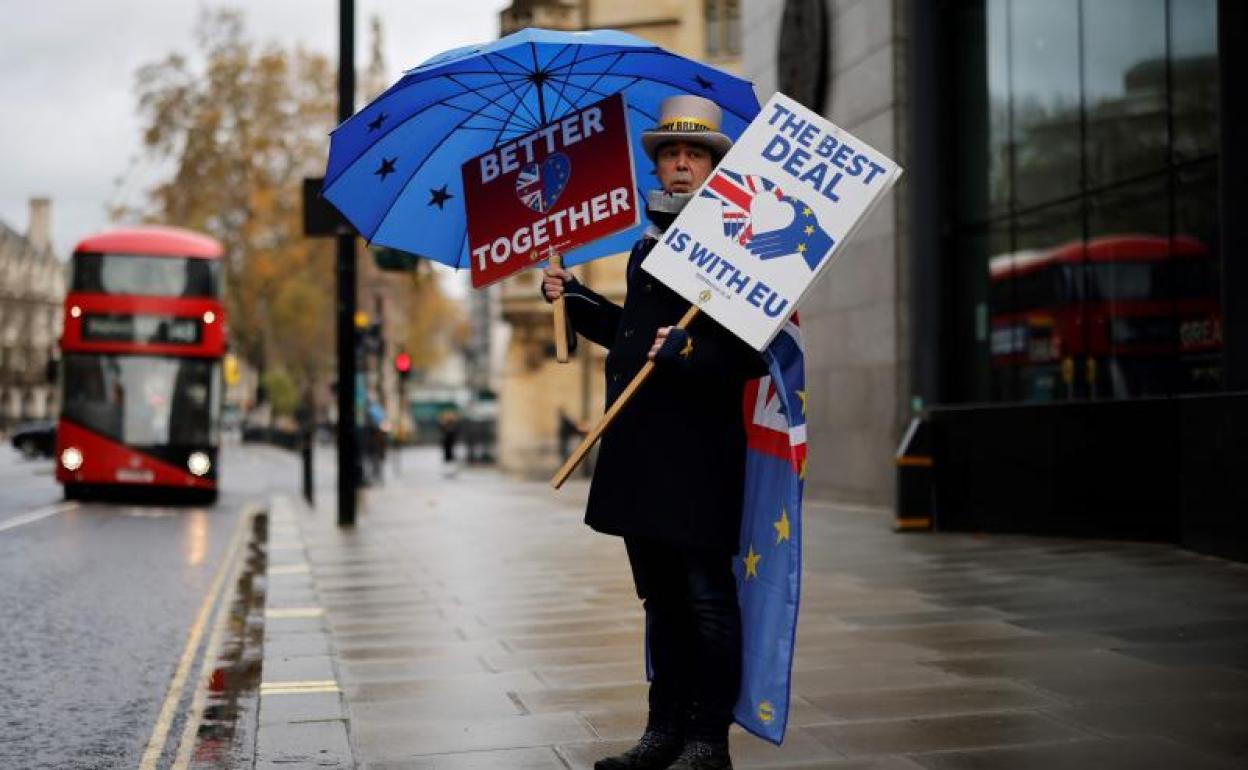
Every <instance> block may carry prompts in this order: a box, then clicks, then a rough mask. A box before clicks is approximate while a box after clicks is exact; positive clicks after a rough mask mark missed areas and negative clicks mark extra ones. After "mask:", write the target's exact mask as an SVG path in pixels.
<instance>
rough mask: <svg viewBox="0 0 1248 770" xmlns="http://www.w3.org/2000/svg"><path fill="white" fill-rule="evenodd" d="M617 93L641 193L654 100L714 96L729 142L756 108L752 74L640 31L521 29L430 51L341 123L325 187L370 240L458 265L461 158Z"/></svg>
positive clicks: (590, 251)
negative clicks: (724, 68)
mask: <svg viewBox="0 0 1248 770" xmlns="http://www.w3.org/2000/svg"><path fill="white" fill-rule="evenodd" d="M616 93H621V94H623V95H624V99H625V103H626V105H627V107H628V121H629V132H630V137H631V140H632V143H633V159H634V178H635V180H636V183H637V186H638V192H639V198H638V200H645V197H644V196H645V192H646V190H647V189H649V188H652V187H656V186H657V184H658V182H657V180H656V179H655V178H654V176H653V173H652V171H653V164H652V163H651V162H650V160H649V158H648V157H647V156H646V154H645V152H644V150H643V149H642V146H641V138H640V137H641V132H642V131H644V130H646V129H648V128H651V127H653V126H654V125H655V123H656V122H657V117H658V114H659V103H660V102H661V101H662V100H663V99H665V98H666V97H668V96H673V95H675V94H686V93H688V94H696V95H699V96H705V97H707V98H709V99H711V100H713V101H715V102H716V103H717V104H719V106H720V108H721V109H722V110H723V125H722V126H721V131H722V132H723V133H725V134H727V135H728V136H730V137H733V138H734V139H735V138H736V137H737V136H739V135H740V133H741V132H742V131H743V130H744V129H745V126H746V125H747V124H748V123H749V122H750V121H751V120H753V119H754V116H755V115H757V114H758V111H759V105H758V99H757V97H755V95H754V89H753V87H752V86H751V85H750V83H749V82H747V81H745V80H742V79H740V78H738V77H735V76H733V75H729V74H727V73H725V72H721V71H720V70H717V69H715V68H713V67H709V66H707V65H705V64H700V63H698V62H695V61H692V60H690V59H686V58H684V57H681V56H677V55H676V54H673V53H669V52H667V51H664V50H663V49H662V48H659V47H658V46H655V45H654V44H653V43H650V42H648V41H645V40H642V39H641V38H639V37H635V36H633V35H629V34H626V33H623V32H616V31H613V30H595V31H590V32H554V31H550V30H542V29H526V30H522V31H520V32H517V33H515V34H512V35H508V36H507V37H504V38H501V39H499V40H496V41H494V42H491V43H488V44H485V45H476V46H467V47H464V48H456V49H454V50H451V51H447V52H445V53H442V54H439V55H437V56H434V57H433V58H432V59H429V60H428V61H426V62H425V63H423V64H421V65H420V66H418V67H416V68H414V69H411V70H408V71H407V72H406V73H405V74H404V75H403V77H402V78H401V79H400V80H399V82H398V83H396V84H394V85H393V86H391V87H390V88H389V89H388V90H387V91H386V92H385V93H383V94H382V95H381V96H379V97H377V98H376V99H375V100H373V102H372V103H371V104H369V105H368V106H366V107H365V108H364V109H362V110H360V111H359V112H358V113H356V114H355V115H353V116H352V117H351V118H350V119H349V120H347V121H346V122H344V123H343V124H342V125H340V126H338V128H337V129H335V130H334V133H333V135H332V137H331V139H330V148H329V165H328V168H327V169H326V171H325V182H324V185H323V187H322V190H323V195H324V196H325V197H326V198H327V199H328V200H329V201H330V202H331V203H333V204H334V206H336V207H337V208H338V209H339V210H340V211H341V212H342V213H343V215H344V216H346V218H347V219H348V220H349V221H350V222H351V224H352V225H354V226H355V228H356V229H357V230H358V231H359V232H360V233H361V234H362V235H364V237H366V238H368V239H369V240H370V241H371V242H373V243H375V244H380V245H383V246H390V247H392V248H395V249H400V250H402V251H407V252H411V253H413V254H417V255H419V256H422V257H425V258H427V259H432V260H435V261H437V262H441V263H443V264H447V265H451V266H454V267H461V268H467V267H468V237H467V221H466V217H465V212H464V206H463V201H464V196H463V182H462V179H461V175H460V166H462V165H463V163H464V162H465V161H467V160H469V159H470V158H474V157H476V156H477V155H480V154H481V153H484V152H486V151H487V150H490V149H492V148H494V147H497V146H499V145H501V144H505V143H506V142H508V141H510V140H512V139H515V138H516V137H519V136H523V135H524V134H527V133H529V132H531V131H533V130H534V129H536V128H538V127H539V126H541V125H543V124H546V123H550V122H553V121H555V120H558V119H559V118H560V117H562V116H564V115H567V114H568V113H571V112H575V111H576V110H578V109H581V108H583V107H585V106H587V105H589V104H592V103H594V102H597V101H599V100H601V99H604V98H606V97H608V96H611V95H613V94H616ZM640 227H641V226H640V225H639V226H638V227H637V228H634V229H631V230H627V231H624V232H622V233H617V234H616V235H614V236H611V237H608V238H603V239H600V240H598V241H595V242H594V243H591V244H588V245H586V246H582V247H581V248H579V249H576V250H575V251H572V252H569V253H568V254H567V255H565V257H564V264H568V265H575V264H579V263H581V262H586V261H588V260H590V259H594V258H596V257H601V256H605V255H607V254H613V253H616V252H619V251H626V250H627V249H628V248H629V245H630V244H631V243H632V242H633V241H634V240H636V238H637V237H638V235H639V231H640Z"/></svg>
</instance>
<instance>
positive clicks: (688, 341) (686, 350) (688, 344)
mask: <svg viewBox="0 0 1248 770" xmlns="http://www.w3.org/2000/svg"><path fill="white" fill-rule="evenodd" d="M691 353H693V337H687V338H685V346H684V347H683V348H681V349H680V357H681V358H688V357H689V355H690V354H691Z"/></svg>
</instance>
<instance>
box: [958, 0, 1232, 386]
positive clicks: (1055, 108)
mask: <svg viewBox="0 0 1248 770" xmlns="http://www.w3.org/2000/svg"><path fill="white" fill-rule="evenodd" d="M953 6H954V7H953V8H952V9H949V10H951V11H952V15H953V18H949V19H947V21H949V22H951V25H950V28H951V29H954V30H956V33H955V34H956V44H955V45H953V46H950V47H949V48H948V51H949V53H948V57H947V62H948V72H949V75H948V82H947V86H948V87H947V88H946V89H944V93H945V94H947V97H948V98H947V104H949V105H950V109H948V110H946V111H945V112H944V114H943V119H944V120H946V121H948V122H949V125H947V126H946V127H945V131H944V132H943V135H944V136H947V137H950V138H951V143H952V145H953V146H952V147H950V148H948V149H949V150H951V151H952V153H953V158H952V160H951V161H949V162H948V165H947V168H948V169H949V172H948V175H947V177H946V178H947V179H948V181H949V183H950V193H951V194H950V196H949V200H947V201H946V202H945V203H944V204H943V205H944V207H945V209H946V213H945V216H944V217H943V219H944V226H943V228H942V229H943V234H942V243H943V248H942V254H941V260H942V264H941V274H942V275H943V276H944V277H945V278H944V284H945V301H944V303H943V304H944V307H945V308H946V311H945V318H944V322H943V324H944V327H945V332H944V334H943V335H942V342H941V349H942V359H943V362H944V363H943V364H942V366H941V368H942V379H943V381H944V383H943V384H944V387H942V388H941V390H942V391H943V395H944V398H943V399H942V400H944V401H945V402H946V403H985V402H986V403H1001V404H1005V403H1047V402H1068V401H1087V400H1105V399H1131V398H1138V397H1153V396H1173V395H1184V394H1194V393H1206V392H1216V391H1220V390H1222V389H1223V388H1224V377H1223V350H1222V346H1223V307H1222V304H1223V287H1222V282H1221V264H1222V262H1221V248H1220V243H1219V233H1220V229H1221V228H1220V223H1219V221H1218V209H1219V206H1218V184H1219V179H1218V174H1219V168H1220V163H1219V156H1218V153H1219V142H1220V137H1219V133H1218V126H1219V121H1218V103H1219V89H1220V87H1221V84H1220V83H1219V74H1218V73H1219V67H1218V50H1217V48H1218V43H1217V40H1218V18H1217V17H1218V2H1217V0H979V1H978V2H961V3H956V4H953Z"/></svg>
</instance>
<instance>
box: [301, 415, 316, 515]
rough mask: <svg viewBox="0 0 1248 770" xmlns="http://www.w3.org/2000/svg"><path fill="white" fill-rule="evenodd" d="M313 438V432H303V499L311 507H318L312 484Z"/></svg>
mask: <svg viewBox="0 0 1248 770" xmlns="http://www.w3.org/2000/svg"><path fill="white" fill-rule="evenodd" d="M312 438H313V435H312V432H311V431H307V430H305V431H304V432H303V448H302V451H301V452H300V454H301V455H303V499H304V500H307V501H308V505H309V506H310V507H316V493H315V492H314V487H313V484H312Z"/></svg>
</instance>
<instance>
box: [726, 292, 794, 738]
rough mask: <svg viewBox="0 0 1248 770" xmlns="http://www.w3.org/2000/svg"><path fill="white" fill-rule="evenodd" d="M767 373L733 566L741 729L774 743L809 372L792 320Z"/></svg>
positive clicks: (749, 391) (748, 417)
mask: <svg viewBox="0 0 1248 770" xmlns="http://www.w3.org/2000/svg"><path fill="white" fill-rule="evenodd" d="M763 355H764V357H765V358H766V360H767V367H768V371H769V374H768V375H767V376H765V377H762V378H760V379H758V380H753V381H751V382H750V383H748V384H747V386H746V389H745V398H744V403H743V407H744V410H745V427H746V435H747V441H746V460H745V509H744V512H743V515H742V519H741V552H740V555H739V556H738V558H737V559H736V561H735V562H734V565H733V569H734V572H735V573H736V577H737V597H738V602H739V603H740V605H741V637H742V660H741V663H742V668H741V693H740V695H739V696H738V699H737V706H736V709H735V711H734V716H735V718H736V721H737V723H738V724H739V725H741V726H742V727H744V728H745V729H746V730H748V731H749V732H751V733H753V734H755V735H757V736H758V737H760V738H763V739H765V740H768V741H771V742H772V743H776V744H779V743H780V742H781V741H782V740H784V730H785V726H786V725H787V724H788V719H789V689H790V680H791V674H792V669H793V645H794V641H795V638H796V635H797V610H798V598H799V596H800V594H801V583H802V526H801V525H802V488H803V486H804V485H805V478H806V370H805V356H804V355H803V352H802V338H801V330H800V328H799V327H798V325H797V317H796V316H794V317H793V318H791V319H790V320H789V322H788V323H787V324H785V326H784V328H783V329H781V331H780V333H779V334H777V335H776V338H775V339H774V340H773V341H772V343H771V345H769V346H768V347H767V350H766V351H764V354H763Z"/></svg>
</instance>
